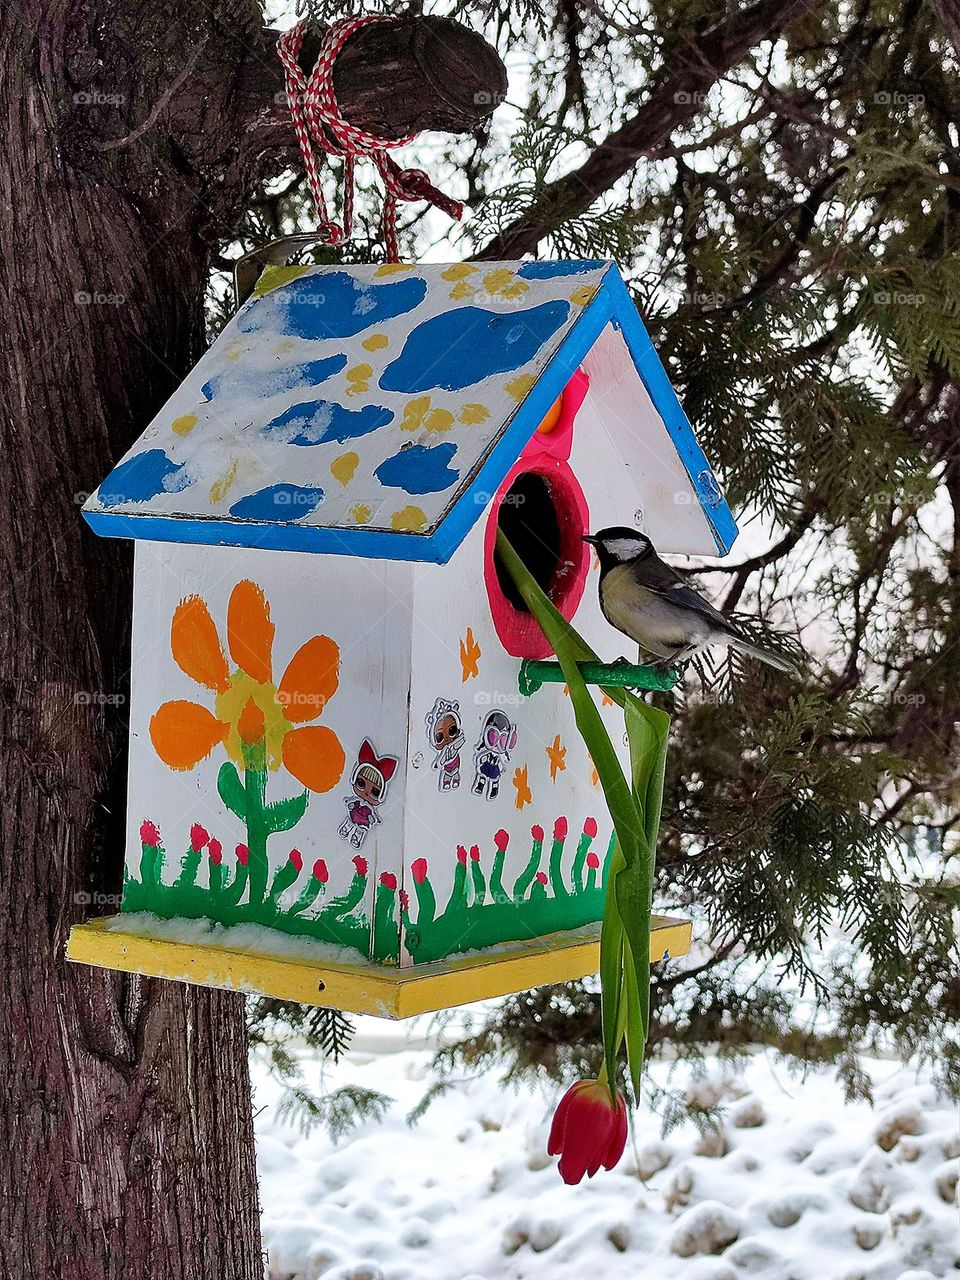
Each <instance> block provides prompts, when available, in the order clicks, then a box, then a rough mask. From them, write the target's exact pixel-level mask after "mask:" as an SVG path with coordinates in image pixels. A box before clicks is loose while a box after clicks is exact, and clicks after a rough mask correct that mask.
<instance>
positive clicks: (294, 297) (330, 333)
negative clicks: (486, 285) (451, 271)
mask: <svg viewBox="0 0 960 1280" xmlns="http://www.w3.org/2000/svg"><path fill="white" fill-rule="evenodd" d="M426 294H427V285H426V281H425V280H422V279H420V278H419V277H418V276H412V277H410V278H409V279H406V280H396V281H393V282H392V283H389V284H367V283H364V282H362V281H361V280H358V279H357V278H356V277H355V276H352V275H348V274H347V272H346V271H329V272H327V271H325V272H322V273H321V274H319V275H307V276H299V277H298V278H297V279H296V280H291V281H290V282H289V283H288V284H285V285H281V286H280V287H279V288H277V289H273V290H271V292H270V293H268V294H265V295H264V296H263V297H262V298H258V299H257V301H256V302H255V303H254V304H253V305H252V306H251V307H250V309H249V311H246V312H240V314H239V315H238V316H237V322H236V323H237V328H238V329H239V330H240V332H241V333H274V334H290V335H293V336H295V337H298V338H314V339H317V338H352V337H353V336H354V334H357V333H360V332H361V330H363V329H369V328H370V327H371V326H372V325H379V324H383V323H384V322H385V321H387V320H392V319H393V317H394V316H400V315H403V314H404V312H407V311H412V310H413V308H414V307H417V306H419V305H420V303H421V302H422V301H423V300H424V298H425V297H426Z"/></svg>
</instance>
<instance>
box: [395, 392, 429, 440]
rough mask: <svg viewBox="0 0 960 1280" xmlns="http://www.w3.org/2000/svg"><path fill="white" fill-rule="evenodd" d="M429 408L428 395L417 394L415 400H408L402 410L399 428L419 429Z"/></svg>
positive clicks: (404, 429)
mask: <svg viewBox="0 0 960 1280" xmlns="http://www.w3.org/2000/svg"><path fill="white" fill-rule="evenodd" d="M429 408H430V397H429V396H417V398H416V400H408V401H407V403H406V406H405V408H404V410H403V421H402V422H401V423H400V430H401V431H419V430H420V428H421V426H422V425H423V419H424V418H425V417H426V414H427V412H428V410H429Z"/></svg>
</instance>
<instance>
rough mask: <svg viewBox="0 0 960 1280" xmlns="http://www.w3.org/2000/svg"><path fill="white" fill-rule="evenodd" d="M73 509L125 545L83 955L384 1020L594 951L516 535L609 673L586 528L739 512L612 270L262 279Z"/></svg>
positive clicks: (697, 527) (663, 939) (651, 529)
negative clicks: (125, 764)
mask: <svg viewBox="0 0 960 1280" xmlns="http://www.w3.org/2000/svg"><path fill="white" fill-rule="evenodd" d="M84 514H85V516H86V519H87V520H88V521H89V523H90V525H91V527H92V528H93V529H94V530H95V531H96V532H97V533H98V534H101V535H103V536H106V537H121V538H132V539H134V540H135V541H136V544H137V545H136V570H135V598H134V622H133V655H132V696H131V724H130V760H129V794H128V815H127V836H126V875H125V884H124V892H123V902H122V908H121V912H120V914H119V915H118V916H116V917H113V918H112V919H109V920H105V921H104V920H101V921H96V922H94V923H93V924H91V925H87V926H80V927H79V928H78V929H76V930H74V933H73V936H72V938H71V942H70V954H71V956H72V957H73V958H75V959H80V960H86V961H89V962H91V963H101V964H109V965H112V966H115V967H120V968H126V969H135V970H140V971H145V972H149V973H157V974H161V975H164V976H168V977H179V978H186V979H189V980H193V981H198V982H207V983H211V984H215V985H233V986H242V987H246V988H248V989H256V990H260V991H265V992H268V993H272V994H276V995H281V996H286V997H291V998H295V999H300V1000H304V1001H312V1002H314V1003H320V1004H338V1005H340V1006H342V1007H346V1008H354V1009H363V1010H367V1011H371V1012H380V1013H385V1014H388V1015H393V1016H403V1015H404V1014H406V1013H411V1012H417V1011H420V1010H423V1009H427V1008H436V1007H439V1006H440V1005H447V1004H453V1003H458V1002H461V1001H463V1000H467V999H473V998H478V997H480V996H486V995H493V994H498V993H503V992H506V991H509V990H517V989H519V988H521V987H524V986H530V985H533V984H535V983H537V982H545V981H557V980H560V979H563V978H569V977H573V976H579V975H582V974H584V973H586V972H589V971H590V970H592V969H593V968H594V967H595V963H596V938H597V927H598V922H599V920H600V918H601V915H602V911H603V891H604V876H605V872H606V869H607V865H608V861H609V858H610V851H611V845H612V827H611V822H610V819H609V816H608V815H607V812H606V809H605V805H604V801H603V796H602V794H601V792H600V789H599V786H598V780H597V776H596V773H595V771H594V769H593V765H592V762H591V760H590V759H589V757H588V755H587V753H586V749H585V747H584V745H583V743H582V741H581V740H580V739H579V738H578V736H577V734H576V730H575V725H574V718H573V713H572V710H571V707H570V703H569V698H568V696H567V695H566V692H565V690H564V688H563V687H562V686H561V685H560V684H551V685H545V686H544V687H543V688H542V689H541V690H540V692H538V693H537V694H536V695H535V696H532V697H529V698H525V697H523V696H522V695H521V694H520V692H519V689H518V673H519V670H520V666H521V660H522V659H525V658H527V659H542V658H546V657H548V656H549V649H548V647H547V645H546V643H545V641H544V638H543V635H542V633H541V631H540V630H539V628H538V626H537V624H536V622H535V621H534V619H533V618H532V616H531V615H530V614H529V613H528V612H526V610H525V608H524V606H523V602H522V600H521V598H520V597H519V595H518V594H517V592H516V590H515V588H514V587H513V584H512V582H511V581H510V580H509V579H508V578H507V577H506V575H505V574H504V572H503V571H502V570H501V569H500V567H499V566H498V563H497V560H496V558H495V555H494V540H495V535H496V530H497V527H498V524H499V525H500V526H501V527H503V528H504V529H505V531H506V532H507V534H508V536H509V538H510V540H511V542H512V543H513V545H514V547H515V549H516V550H517V551H518V552H519V553H520V554H521V556H522V558H523V559H524V560H525V562H526V563H527V565H528V566H529V568H530V569H531V570H532V571H533V572H534V574H535V576H536V577H537V579H538V581H539V582H540V583H541V585H542V586H543V587H544V589H545V590H546V591H547V592H548V594H549V596H550V597H551V599H552V600H553V601H554V603H555V604H556V606H557V607H558V608H559V609H560V610H561V611H562V613H563V614H564V615H565V616H566V617H567V618H569V619H572V620H574V623H575V625H576V627H577V628H578V629H579V630H580V631H581V632H582V633H583V635H584V636H585V637H586V638H587V640H588V641H589V642H590V643H591V644H592V645H594V647H595V648H596V649H597V651H598V652H599V653H600V654H601V655H602V656H603V657H605V658H606V659H608V660H613V659H614V658H616V657H618V656H619V655H620V654H622V653H623V652H624V649H623V646H624V645H626V642H625V641H623V640H622V639H621V637H620V636H619V635H617V634H616V633H614V632H613V631H611V630H610V629H609V628H608V627H607V626H606V624H605V623H604V622H603V620H602V618H601V615H600V611H599V606H598V601H597V590H596V584H597V573H596V565H595V563H592V560H591V557H592V556H593V553H592V551H591V550H590V548H589V547H588V546H587V545H585V544H584V543H583V541H582V536H583V534H584V533H586V532H588V531H589V530H590V529H591V528H593V529H596V528H598V527H602V526H604V525H609V524H634V523H639V524H640V525H641V527H643V528H644V529H645V530H646V532H647V533H648V534H649V535H650V536H651V537H652V539H653V541H654V542H655V543H656V545H657V546H658V548H659V549H661V550H663V551H666V552H692V553H703V554H715V553H716V552H718V551H719V552H721V553H722V552H724V551H726V550H727V549H728V548H729V546H730V545H731V543H732V541H733V538H734V537H735V534H736V529H735V526H734V523H733V520H732V518H731V515H730V512H729V510H728V508H727V506H726V504H725V502H724V499H723V497H722V494H721V492H720V489H719V487H718V485H717V482H716V480H715V479H714V476H713V473H712V472H711V470H710V467H709V465H708V463H707V461H706V459H705V458H704V456H703V454H702V452H701V450H700V448H699V446H698V445H697V442H696V439H695V438H694V435H693V432H692V430H691V428H690V426H689V424H688V422H687V420H686V418H685V417H684V414H683V411H682V409H681V408H680V405H679V403H678V401H677V398H676V396H675V394H674V392H673V390H672V388H671V386H670V383H669V381H668V379H667V377H666V375H665V373H664V370H663V368H662V366H661V364H660V361H659V360H658V358H657V355H656V353H655V351H654V350H653V347H652V346H651V343H650V340H649V338H648V337H647V334H646V332H645V331H644V328H643V325H642V323H641V321H640V319H639V318H638V315H637V312H636V310H635V308H634V306H633V304H632V302H631V301H630V298H629V296H628V293H627V290H626V288H625V286H624V284H623V281H622V280H621V278H620V275H619V273H618V271H617V268H616V267H615V266H614V265H613V264H611V263H607V262H537V263H502V264H487V265H470V264H455V265H451V266H445V265H429V266H417V267H412V266H379V267H378V266H351V267H343V266H337V267H295V268H289V267H285V268H278V267H273V268H268V269H267V270H266V271H265V272H264V274H263V276H262V278H261V279H260V281H259V284H258V286H257V288H256V290H255V292H254V295H253V296H252V297H251V298H250V299H249V300H248V301H247V302H246V303H245V304H244V305H243V306H242V307H241V309H240V310H239V311H238V313H237V314H236V316H235V317H234V318H233V320H232V321H231V322H230V323H229V324H228V325H227V326H226V328H225V329H224V330H223V332H222V333H221V335H220V336H219V338H218V339H217V340H216V342H215V343H214V344H213V346H212V347H211V348H210V350H209V351H208V352H207V353H206V355H205V356H204V357H203V358H202V359H201V360H200V362H199V363H198V364H197V366H196V368H195V369H194V370H193V372H192V373H191V374H190V375H189V376H188V377H187V378H186V380H185V381H184V382H183V384H182V386H181V387H180V388H179V390H178V391H177V392H176V393H175V395H174V396H173V397H172V398H171V400H170V401H169V403H168V404H167V405H166V406H165V408H164V409H163V411H162V412H161V413H160V414H159V415H158V416H157V417H156V419H155V420H154V421H153V422H152V423H151V424H150V426H149V427H148V428H147V430H146V431H145V432H144V434H143V436H142V438H141V439H140V440H139V441H138V442H137V443H136V444H135V445H134V447H133V448H132V449H131V450H130V452H129V453H128V454H127V455H126V457H124V458H123V459H122V460H121V461H120V463H119V464H118V465H117V466H116V468H115V469H114V470H113V471H112V472H111V474H110V475H109V476H107V478H106V479H105V480H104V481H103V483H102V484H101V486H100V488H99V489H98V490H97V492H96V493H95V494H94V495H93V496H92V497H91V498H90V500H89V502H88V503H87V505H86V507H85V508H84ZM632 656H634V655H631V657H632ZM603 714H604V716H605V717H606V718H607V719H608V722H609V728H610V729H611V731H612V732H613V733H615V734H616V740H617V741H619V740H620V739H621V738H622V734H623V721H622V713H621V712H620V711H619V709H617V708H615V707H614V706H613V705H612V704H609V705H607V706H605V707H604V708H603ZM654 938H655V940H656V941H655V952H654V956H655V958H657V957H658V956H660V955H662V954H663V952H664V950H666V949H670V950H671V951H672V952H674V953H676V951H677V950H680V949H683V947H684V945H685V938H686V926H684V924H683V923H680V924H673V925H671V924H669V923H667V924H665V925H663V926H662V927H661V928H660V929H659V930H657V931H655V933H654Z"/></svg>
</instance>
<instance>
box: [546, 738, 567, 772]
mask: <svg viewBox="0 0 960 1280" xmlns="http://www.w3.org/2000/svg"><path fill="white" fill-rule="evenodd" d="M547 759H548V760H549V761H550V781H551V782H556V780H557V774H558V773H563V771H564V769H566V767H567V748H566V747H564V746H562V745H561V743H560V735H559V733H558V734H557V736H556V737H555V738H554V740H553V746H552V747H547Z"/></svg>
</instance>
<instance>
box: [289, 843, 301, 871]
mask: <svg viewBox="0 0 960 1280" xmlns="http://www.w3.org/2000/svg"><path fill="white" fill-rule="evenodd" d="M290 862H291V864H292V865H293V866H294V867H295V868H296V871H297V875H299V874H300V872H301V871H302V870H303V854H302V853H301V852H300V850H299V849H291V850H290Z"/></svg>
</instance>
